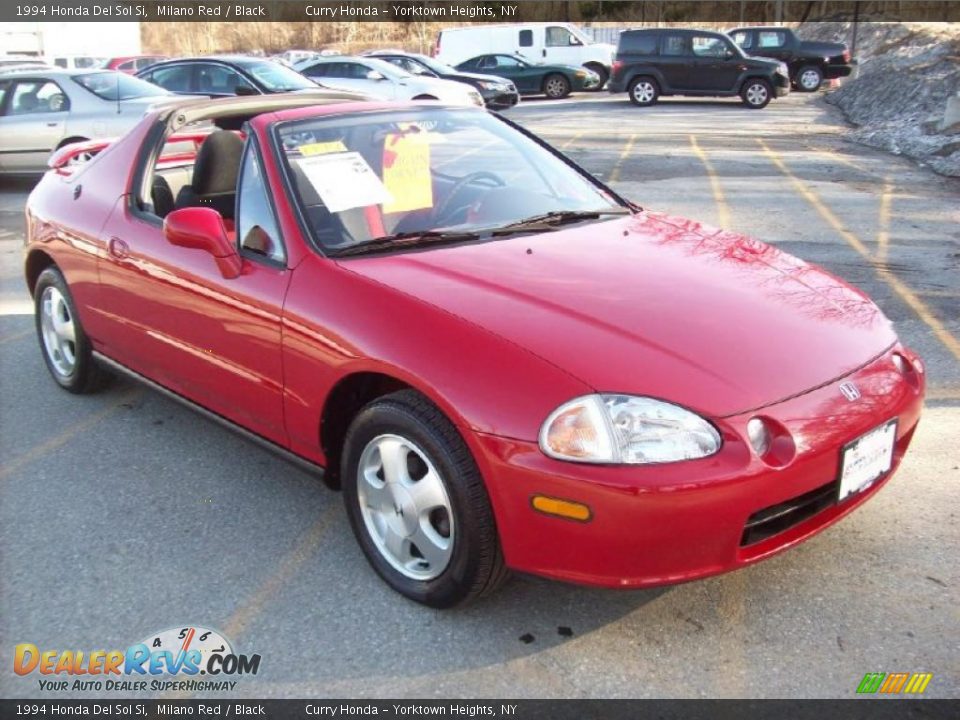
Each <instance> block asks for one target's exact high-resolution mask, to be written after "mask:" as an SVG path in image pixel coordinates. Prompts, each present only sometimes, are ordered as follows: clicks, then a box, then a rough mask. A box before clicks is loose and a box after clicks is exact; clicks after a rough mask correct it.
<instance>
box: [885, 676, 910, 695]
mask: <svg viewBox="0 0 960 720" xmlns="http://www.w3.org/2000/svg"><path fill="white" fill-rule="evenodd" d="M909 676H910V673H890V674H889V675H887V679H886V680H884V681H883V685H881V686H880V692H881V693H886V694H893V693H898V692H900V691H901V690H902V689H903V685H904V683H905V682H907V678H908V677H909Z"/></svg>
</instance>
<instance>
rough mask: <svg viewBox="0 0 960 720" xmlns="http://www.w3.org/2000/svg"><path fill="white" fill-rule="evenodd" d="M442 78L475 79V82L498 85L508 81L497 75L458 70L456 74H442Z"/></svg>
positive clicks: (455, 79) (454, 79)
mask: <svg viewBox="0 0 960 720" xmlns="http://www.w3.org/2000/svg"><path fill="white" fill-rule="evenodd" d="M443 79H444V80H453V81H457V80H474V81H477V82H489V83H497V84H499V85H503V84H504V83H509V82H510V81H509V80H505V79H504V78H502V77H500V76H499V75H481V74H480V73H472V72H461V71H459V70H458V71H457V74H456V75H446V76H444V78H443Z"/></svg>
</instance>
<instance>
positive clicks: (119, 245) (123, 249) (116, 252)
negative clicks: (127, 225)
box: [108, 237, 130, 260]
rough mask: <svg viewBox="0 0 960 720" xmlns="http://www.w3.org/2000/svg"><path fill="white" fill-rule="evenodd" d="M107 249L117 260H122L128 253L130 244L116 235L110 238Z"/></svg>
mask: <svg viewBox="0 0 960 720" xmlns="http://www.w3.org/2000/svg"><path fill="white" fill-rule="evenodd" d="M108 249H109V251H110V254H111V255H113V257H115V258H117V259H118V260H122V259H123V258H125V257H127V256H128V255H129V254H130V246H129V245H127V244H126V243H125V242H124V241H123V240H121V239H120V238H118V237H112V238H110V242H109V243H108Z"/></svg>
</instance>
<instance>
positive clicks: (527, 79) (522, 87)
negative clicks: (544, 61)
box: [479, 55, 543, 92]
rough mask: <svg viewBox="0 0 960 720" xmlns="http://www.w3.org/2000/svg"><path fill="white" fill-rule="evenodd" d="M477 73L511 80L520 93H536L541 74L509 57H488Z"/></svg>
mask: <svg viewBox="0 0 960 720" xmlns="http://www.w3.org/2000/svg"><path fill="white" fill-rule="evenodd" d="M487 58H488V60H487V61H485V62H481V63H480V66H479V71H480V72H482V73H488V72H489V73H491V74H493V75H497V76H499V77H502V78H506V79H508V80H511V81H512V82H513V84H514V85H516V86H517V90H519V91H520V92H538V91H539V90H540V83H541V81H542V76H543V72H542V71H540V70H536V69H535V66H533V65H528V64H527V63H525V62H523V61H522V60H520V59H519V58H515V57H512V56H510V55H488V56H487Z"/></svg>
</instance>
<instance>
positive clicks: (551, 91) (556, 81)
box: [543, 74, 570, 100]
mask: <svg viewBox="0 0 960 720" xmlns="http://www.w3.org/2000/svg"><path fill="white" fill-rule="evenodd" d="M543 94H544V95H546V96H547V97H548V98H550V99H551V100H559V99H561V98H565V97H566V96H567V95H569V94H570V81H569V80H567V78H565V77H564V76H563V75H558V74H553V75H547V77H546V78H545V79H544V81H543Z"/></svg>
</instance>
